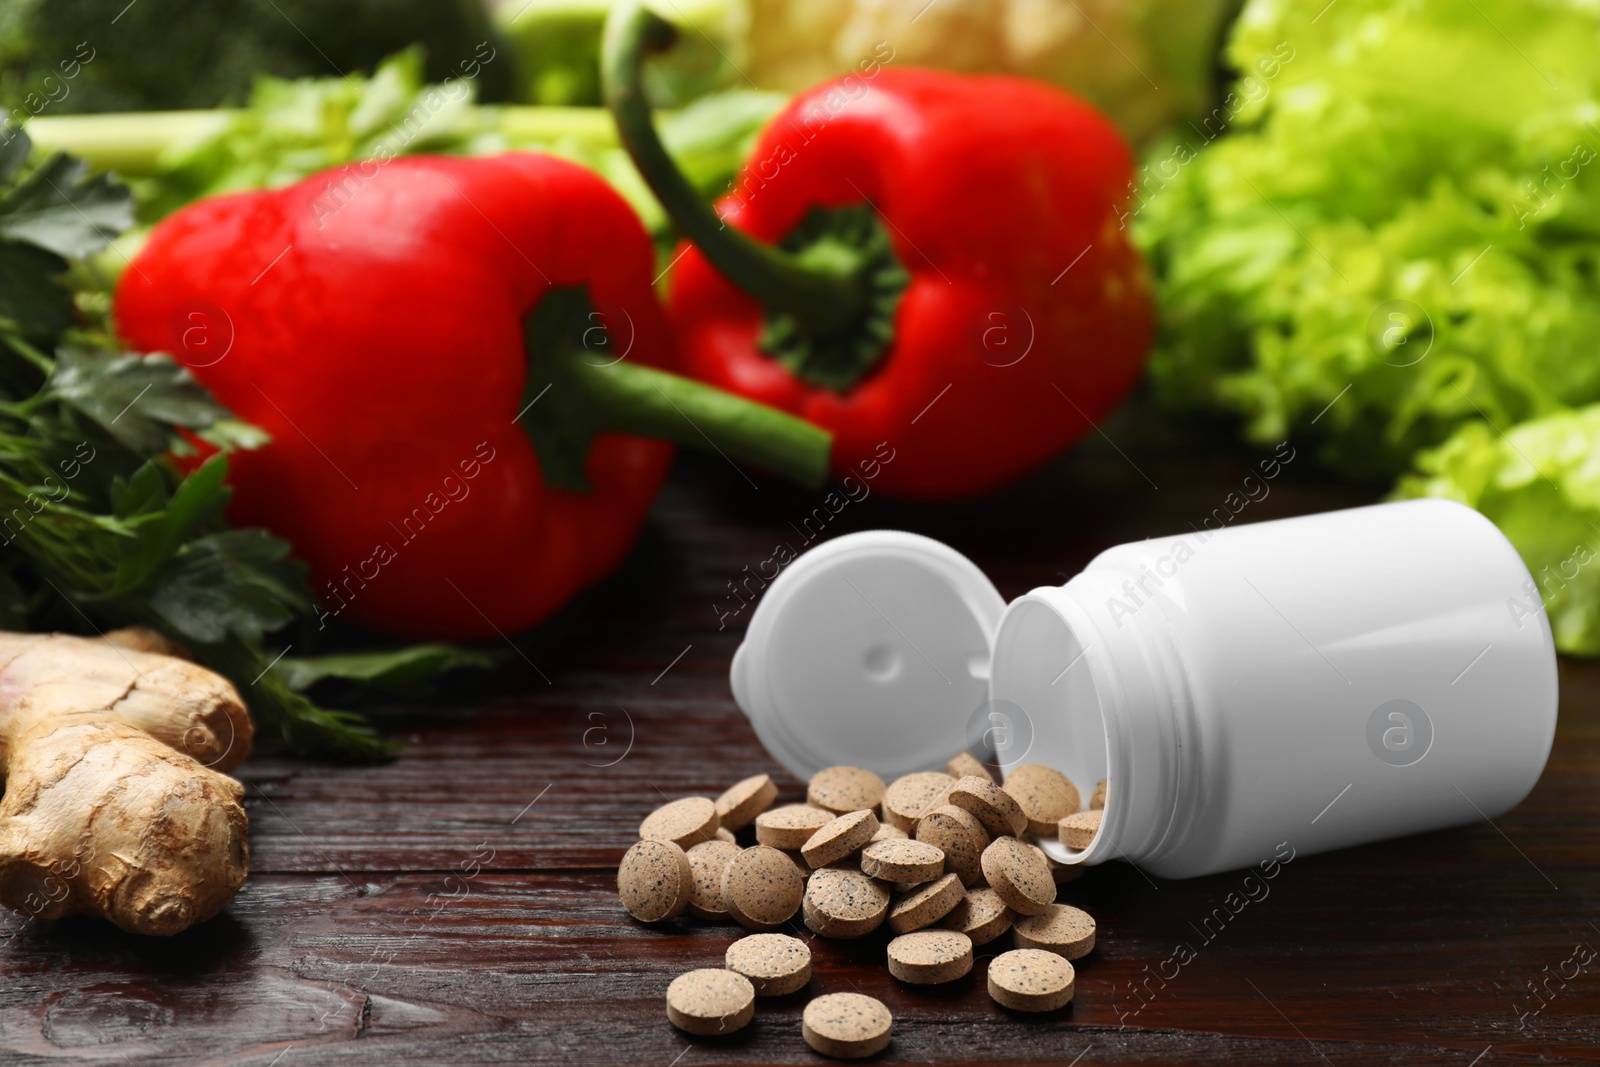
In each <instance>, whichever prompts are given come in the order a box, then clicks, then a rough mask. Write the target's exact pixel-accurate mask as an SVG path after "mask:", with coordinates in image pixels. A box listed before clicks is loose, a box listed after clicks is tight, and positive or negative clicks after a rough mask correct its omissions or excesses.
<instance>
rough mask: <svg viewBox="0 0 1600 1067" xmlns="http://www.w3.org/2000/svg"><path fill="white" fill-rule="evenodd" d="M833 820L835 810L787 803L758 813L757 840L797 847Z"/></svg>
mask: <svg viewBox="0 0 1600 1067" xmlns="http://www.w3.org/2000/svg"><path fill="white" fill-rule="evenodd" d="M832 821H833V813H832V812H831V811H825V810H823V809H822V808H814V807H812V806H811V805H810V804H785V805H783V806H782V807H781V808H773V809H772V810H771V811H764V812H762V813H761V814H760V815H757V816H756V840H757V841H759V842H760V843H761V844H763V845H771V846H772V847H773V848H786V849H798V848H800V847H801V846H802V845H804V844H805V843H806V842H807V841H809V840H811V835H812V834H814V833H816V832H817V831H818V830H820V829H822V828H823V827H824V826H826V825H828V824H829V823H830V822H832Z"/></svg>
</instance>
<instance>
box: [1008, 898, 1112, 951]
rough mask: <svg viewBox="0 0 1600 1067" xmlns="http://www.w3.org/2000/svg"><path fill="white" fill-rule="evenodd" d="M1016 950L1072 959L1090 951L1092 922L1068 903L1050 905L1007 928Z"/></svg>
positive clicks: (1091, 947)
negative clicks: (1021, 949)
mask: <svg viewBox="0 0 1600 1067" xmlns="http://www.w3.org/2000/svg"><path fill="white" fill-rule="evenodd" d="M1011 936H1012V938H1013V939H1014V940H1015V941H1016V943H1017V947H1018V948H1036V949H1041V950H1043V951H1045V952H1054V953H1055V954H1056V955H1058V956H1061V957H1062V958H1064V959H1069V960H1075V959H1077V958H1078V957H1079V956H1087V955H1088V954H1089V953H1090V952H1093V951H1094V919H1093V917H1092V916H1090V914H1089V913H1088V912H1086V911H1083V910H1081V909H1079V908H1074V907H1073V906H1072V905H1070V904H1052V905H1050V906H1049V907H1048V908H1046V909H1045V910H1044V911H1042V912H1040V913H1039V914H1038V915H1029V916H1028V917H1027V918H1024V919H1018V920H1017V921H1016V923H1015V925H1013V926H1012V927H1011Z"/></svg>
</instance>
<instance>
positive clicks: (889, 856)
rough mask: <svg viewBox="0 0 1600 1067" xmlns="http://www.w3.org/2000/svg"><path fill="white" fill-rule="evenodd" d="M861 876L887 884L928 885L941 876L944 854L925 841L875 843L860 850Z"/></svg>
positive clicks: (908, 840) (907, 840)
mask: <svg viewBox="0 0 1600 1067" xmlns="http://www.w3.org/2000/svg"><path fill="white" fill-rule="evenodd" d="M861 873H862V874H866V875H870V876H872V877H873V878H882V879H883V880H884V881H886V882H931V881H933V880H934V879H935V878H937V877H939V876H940V875H941V874H943V873H944V853H943V852H941V851H940V850H939V848H938V847H937V846H935V845H930V844H928V843H927V842H926V841H912V840H910V839H906V840H903V841H874V842H872V843H871V844H869V845H868V846H867V847H866V848H865V849H863V850H862V851H861Z"/></svg>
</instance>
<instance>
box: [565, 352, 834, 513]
mask: <svg viewBox="0 0 1600 1067" xmlns="http://www.w3.org/2000/svg"><path fill="white" fill-rule="evenodd" d="M572 370H573V371H574V374H573V377H574V379H575V380H576V382H577V383H578V384H579V385H580V387H581V388H582V389H583V391H584V392H586V393H588V394H589V396H590V397H591V398H592V399H593V401H594V406H593V408H592V410H594V411H597V412H600V413H601V414H600V415H599V416H598V421H600V422H601V423H602V425H603V428H604V429H606V430H611V431H613V432H617V433H630V434H637V435H639V436H641V437H655V438H659V439H661V440H664V441H671V442H673V443H674V444H680V445H686V446H688V447H691V448H700V449H704V448H708V447H709V448H712V449H715V450H716V451H717V452H720V453H722V455H723V456H724V457H726V458H728V459H730V460H737V461H739V462H743V463H751V464H754V465H755V466H758V467H764V468H766V469H768V470H770V471H773V472H775V473H778V474H782V475H784V476H786V477H788V478H790V479H793V480H794V481H796V482H799V483H800V484H801V485H804V486H807V487H810V488H813V489H814V488H818V487H820V486H822V485H823V484H824V483H825V482H826V481H827V477H828V458H829V454H830V452H831V450H832V447H833V436H832V435H831V434H829V433H828V432H827V431H825V430H820V429H818V428H817V427H815V426H813V425H812V424H811V423H809V422H806V421H805V420H804V419H797V418H795V417H794V416H793V415H788V414H785V413H784V412H781V411H779V410H777V409H776V408H770V407H767V406H766V405H765V404H757V403H755V402H754V401H750V400H745V399H744V398H743V397H738V396H735V395H733V394H732V393H727V392H724V391H722V390H721V389H717V388H715V387H714V386H710V385H706V384H704V383H703V382H697V381H695V380H694V379H692V378H685V377H683V376H681V375H677V374H669V373H667V372H666V371H659V370H656V369H654V368H653V367H645V366H641V365H639V364H637V363H629V362H627V361H625V360H618V361H616V362H614V363H608V364H596V363H591V362H589V361H588V360H587V359H578V360H575V361H574V362H573V364H572Z"/></svg>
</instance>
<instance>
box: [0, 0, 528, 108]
mask: <svg viewBox="0 0 1600 1067" xmlns="http://www.w3.org/2000/svg"><path fill="white" fill-rule="evenodd" d="M412 44H421V45H423V46H424V47H425V48H426V49H427V51H428V77H429V78H431V79H433V80H434V81H442V80H443V79H444V78H446V77H448V76H451V75H456V76H460V74H461V73H462V70H463V66H462V65H463V64H469V63H470V64H472V69H474V70H475V71H476V76H477V80H478V82H479V83H480V87H481V90H482V96H483V98H484V99H486V100H506V99H509V98H510V93H511V88H512V86H513V84H514V83H515V80H516V74H515V69H514V68H515V65H516V60H515V57H513V56H512V55H511V54H510V50H509V49H507V48H506V47H505V44H504V41H503V40H502V39H501V38H500V36H499V33H498V31H497V30H496V29H495V28H494V26H493V24H492V22H491V20H490V19H489V17H488V15H487V13H486V12H485V10H484V6H483V3H482V0H205V2H204V3H195V2H193V0H137V2H136V3H129V2H128V0H6V3H5V4H0V72H3V73H0V106H3V107H4V110H5V111H6V112H7V113H8V114H9V115H10V116H11V117H12V119H13V123H12V124H13V125H16V124H18V123H19V122H20V120H21V119H22V118H23V117H25V116H26V115H29V114H40V113H48V114H52V115H54V114H63V113H68V112H99V111H140V110H148V109H159V108H207V107H217V106H219V105H226V104H237V103H239V102H240V101H242V100H243V99H244V98H245V96H246V95H247V94H248V93H249V91H250V86H251V82H252V80H253V79H254V78H255V76H257V75H260V74H272V75H277V76H280V77H304V76H308V75H316V76H319V77H328V76H340V75H345V74H349V75H359V74H362V73H365V72H369V71H371V70H372V69H373V68H374V67H375V66H376V65H377V63H378V61H379V60H381V59H382V58H383V57H384V56H387V55H389V54H390V53H392V52H396V51H398V50H400V49H402V48H405V47H407V46H408V45H412ZM485 57H493V58H490V59H488V61H487V62H485Z"/></svg>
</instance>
